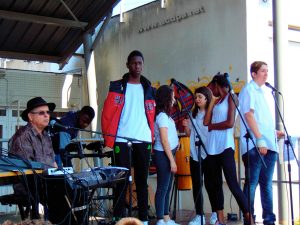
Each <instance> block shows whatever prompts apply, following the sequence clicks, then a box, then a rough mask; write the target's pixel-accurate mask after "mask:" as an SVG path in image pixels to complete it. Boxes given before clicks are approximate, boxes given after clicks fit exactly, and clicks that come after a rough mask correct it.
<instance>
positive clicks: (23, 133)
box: [9, 97, 57, 219]
mask: <svg viewBox="0 0 300 225" xmlns="http://www.w3.org/2000/svg"><path fill="white" fill-rule="evenodd" d="M54 109H55V104H54V103H47V102H46V101H45V100H44V99H43V98H41V97H35V98H32V99H30V100H29V101H28V102H27V108H26V109H25V110H24V111H23V112H22V115H21V116H22V119H23V120H24V121H27V122H28V123H27V124H26V125H25V126H24V127H21V128H20V129H19V130H17V132H16V133H15V134H14V135H13V136H12V138H11V139H10V141H9V156H11V157H17V158H20V159H23V160H31V161H37V162H41V163H42V164H44V168H45V169H47V168H49V167H57V164H56V163H55V161H54V151H53V148H52V142H51V139H50V136H49V135H48V133H47V131H46V130H45V128H46V127H47V126H48V124H49V120H50V112H52V111H53V110H54ZM13 188H14V194H15V195H17V196H20V197H22V198H24V199H31V200H33V202H32V201H31V203H30V204H31V205H32V218H34V219H35V218H39V215H38V201H36V197H34V196H35V193H36V187H35V186H34V187H33V186H32V185H31V184H29V186H28V183H27V185H26V187H25V186H24V184H23V183H17V184H14V186H13ZM29 197H30V198H29Z"/></svg>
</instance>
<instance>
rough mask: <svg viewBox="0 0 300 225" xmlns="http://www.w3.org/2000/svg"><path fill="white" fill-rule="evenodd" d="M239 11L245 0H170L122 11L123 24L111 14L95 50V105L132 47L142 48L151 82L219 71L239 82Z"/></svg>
mask: <svg viewBox="0 0 300 225" xmlns="http://www.w3.org/2000/svg"><path fill="white" fill-rule="evenodd" d="M245 10H246V6H245V2H244V1H235V0H228V1H221V0H210V1H205V0H189V2H188V4H187V3H186V1H184V0H174V1H168V5H167V7H166V8H161V7H160V1H155V2H153V3H149V4H148V5H145V6H143V7H140V8H137V9H135V10H132V11H129V12H127V13H125V15H124V20H125V22H124V23H120V22H119V17H118V16H117V17H114V18H112V19H111V22H110V23H109V24H108V27H107V29H106V31H105V32H104V34H103V36H102V38H101V40H100V43H99V45H98V47H97V48H96V49H95V62H96V74H97V79H98V81H97V85H98V95H99V99H98V101H99V104H100V108H101V107H102V103H103V100H104V98H105V96H106V93H107V90H108V86H109V81H110V80H115V79H118V78H120V77H121V75H123V74H124V73H125V72H127V68H126V60H127V56H128V54H129V53H130V52H131V51H132V50H134V49H138V50H141V51H142V52H143V54H144V57H145V68H144V74H145V76H146V77H148V78H149V79H150V80H151V81H152V82H154V83H155V84H157V83H158V84H165V83H166V82H167V80H168V79H170V78H175V79H178V80H179V81H182V82H183V83H186V84H189V83H195V82H196V83H198V81H199V80H201V79H203V78H204V77H207V76H208V77H211V76H212V75H214V74H216V73H217V72H219V71H220V72H228V73H229V74H230V75H231V80H232V81H235V80H236V79H237V78H239V80H245V78H246V74H247V69H246V68H247V57H246V55H247V54H246V49H247V46H246V17H245V12H246V11H245ZM191 12H192V13H193V15H192V13H191ZM163 24H164V25H163ZM153 26H154V27H153ZM149 27H152V29H150V30H149Z"/></svg>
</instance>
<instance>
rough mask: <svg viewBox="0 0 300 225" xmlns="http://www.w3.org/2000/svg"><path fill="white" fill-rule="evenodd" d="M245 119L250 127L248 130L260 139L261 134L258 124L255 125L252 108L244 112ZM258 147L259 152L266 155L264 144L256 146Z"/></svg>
mask: <svg viewBox="0 0 300 225" xmlns="http://www.w3.org/2000/svg"><path fill="white" fill-rule="evenodd" d="M244 116H245V120H246V122H247V124H248V126H249V128H250V130H251V131H252V132H253V134H254V137H255V138H256V140H259V139H262V138H263V137H262V134H261V133H260V131H259V129H258V126H257V122H256V120H255V117H254V110H253V109H251V110H250V111H249V112H247V113H245V115H244ZM256 142H257V141H256ZM258 149H259V151H260V153H261V154H262V155H266V154H267V148H266V147H264V146H261V147H260V146H258Z"/></svg>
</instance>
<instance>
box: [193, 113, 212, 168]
mask: <svg viewBox="0 0 300 225" xmlns="http://www.w3.org/2000/svg"><path fill="white" fill-rule="evenodd" d="M204 115H205V111H202V112H201V111H198V113H197V115H196V118H192V120H193V122H194V124H195V127H196V129H197V131H198V133H199V135H200V138H201V140H202V142H203V144H204V146H205V148H206V146H207V144H206V141H207V136H208V128H207V126H204V125H203V119H204ZM190 129H191V135H190V148H191V157H192V158H193V160H194V161H197V162H198V146H195V142H196V141H198V138H196V135H197V133H196V132H195V129H194V127H193V125H192V123H190ZM206 156H207V155H206V153H205V151H204V150H203V148H202V146H201V158H202V159H205V158H206Z"/></svg>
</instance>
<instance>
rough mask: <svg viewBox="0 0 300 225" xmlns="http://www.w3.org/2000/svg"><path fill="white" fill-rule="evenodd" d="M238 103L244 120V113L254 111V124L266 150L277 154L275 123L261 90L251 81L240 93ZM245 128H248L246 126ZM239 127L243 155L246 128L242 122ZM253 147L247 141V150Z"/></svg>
mask: <svg viewBox="0 0 300 225" xmlns="http://www.w3.org/2000/svg"><path fill="white" fill-rule="evenodd" d="M239 101H240V109H241V114H242V116H243V118H244V120H245V113H247V112H250V110H251V109H252V110H253V111H254V118H255V121H256V124H257V126H258V129H259V131H260V133H261V134H262V136H263V137H264V140H265V141H266V144H267V148H268V149H269V150H271V151H274V152H278V148H277V141H276V140H277V138H276V130H275V123H274V120H273V118H272V113H271V111H270V109H269V106H268V103H267V101H266V98H265V93H264V91H263V89H262V88H261V87H259V86H258V85H257V84H256V83H255V82H254V81H253V80H252V81H251V82H250V83H248V84H247V85H246V86H245V87H244V88H243V89H242V91H241V93H240V94H239ZM245 122H246V120H245ZM247 126H248V128H249V125H248V124H247ZM240 127H241V128H240V129H241V132H240V133H241V136H240V140H241V152H242V154H245V153H246V152H247V143H246V138H244V135H245V134H246V128H245V126H244V124H243V123H242V121H241V122H240ZM250 132H251V135H252V137H253V139H254V142H255V141H256V139H255V137H254V134H253V132H252V131H251V130H250ZM253 147H254V146H253V144H252V141H250V140H249V150H251V149H252V148H253Z"/></svg>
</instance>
